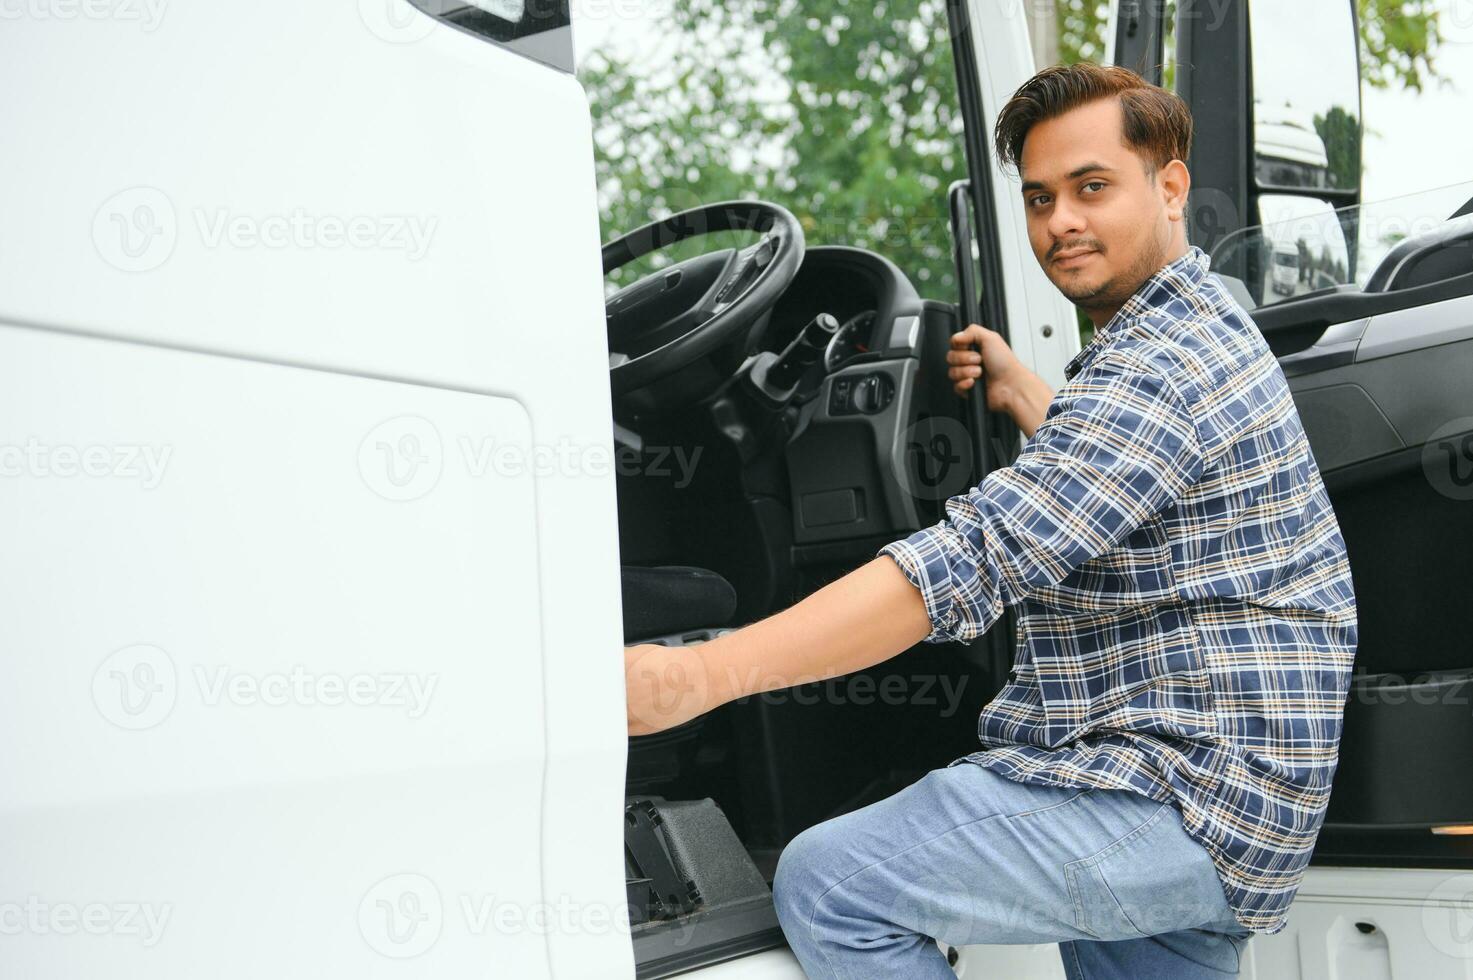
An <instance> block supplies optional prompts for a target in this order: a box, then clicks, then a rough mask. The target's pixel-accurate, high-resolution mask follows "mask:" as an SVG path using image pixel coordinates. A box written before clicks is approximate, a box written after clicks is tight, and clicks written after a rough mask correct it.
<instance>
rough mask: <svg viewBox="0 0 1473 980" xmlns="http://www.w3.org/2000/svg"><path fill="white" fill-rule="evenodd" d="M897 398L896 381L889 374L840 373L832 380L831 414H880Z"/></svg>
mask: <svg viewBox="0 0 1473 980" xmlns="http://www.w3.org/2000/svg"><path fill="white" fill-rule="evenodd" d="M894 400H895V382H894V381H893V380H891V378H890V376H889V375H888V374H884V373H882V372H878V371H876V372H872V373H870V374H864V375H840V376H839V377H836V378H834V379H833V381H832V382H830V386H829V414H830V415H878V414H879V413H881V412H883V411H884V410H885V409H887V408H889V407H890V403H891V402H892V401H894Z"/></svg>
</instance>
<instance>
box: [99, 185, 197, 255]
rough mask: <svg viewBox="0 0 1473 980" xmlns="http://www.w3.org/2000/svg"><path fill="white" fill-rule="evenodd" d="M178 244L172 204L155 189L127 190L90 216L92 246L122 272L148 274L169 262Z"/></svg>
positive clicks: (104, 203) (176, 221)
mask: <svg viewBox="0 0 1473 980" xmlns="http://www.w3.org/2000/svg"><path fill="white" fill-rule="evenodd" d="M178 241H179V220H178V217H177V216H176V215H175V213H174V203H173V202H172V201H170V200H169V196H168V195H167V194H165V193H164V192H163V191H161V190H159V189H158V188H157V187H130V188H129V189H128V190H125V191H120V192H118V193H117V194H114V195H113V196H112V197H110V198H108V199H107V200H106V201H103V202H102V206H101V207H99V208H98V209H97V213H96V214H95V215H93V216H92V244H93V245H94V246H96V248H97V254H98V255H101V256H102V259H103V261H105V262H106V263H107V264H108V265H111V266H112V267H113V268H115V269H120V270H122V271H123V272H148V271H150V270H153V269H157V268H158V267H159V266H161V265H163V264H164V263H165V262H167V261H169V256H171V255H173V254H174V246H175V245H176V244H178Z"/></svg>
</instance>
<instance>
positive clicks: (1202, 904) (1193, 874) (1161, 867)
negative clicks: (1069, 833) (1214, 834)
mask: <svg viewBox="0 0 1473 980" xmlns="http://www.w3.org/2000/svg"><path fill="white" fill-rule="evenodd" d="M1064 878H1065V880H1066V881H1067V882H1068V886H1069V894H1070V897H1071V898H1073V900H1074V914H1075V925H1076V926H1078V928H1079V929H1081V930H1082V931H1084V932H1086V933H1088V934H1090V935H1091V936H1094V937H1095V938H1096V939H1101V940H1107V941H1115V940H1122V939H1140V938H1142V937H1145V936H1159V935H1162V934H1165V933H1169V932H1177V931H1179V930H1183V929H1196V928H1199V927H1201V926H1203V925H1205V924H1208V923H1220V922H1222V921H1225V919H1226V918H1228V917H1230V916H1231V915H1232V910H1231V908H1230V907H1229V906H1228V903H1227V897H1226V895H1225V894H1224V892H1223V888H1222V882H1221V879H1220V878H1219V877H1218V874H1217V869H1216V867H1214V865H1213V863H1212V858H1211V856H1210V855H1209V854H1208V853H1207V849H1206V848H1205V847H1203V846H1202V845H1201V844H1199V843H1197V842H1196V841H1195V840H1193V839H1192V838H1191V837H1190V836H1188V834H1187V832H1186V830H1185V829H1184V828H1183V826H1182V822H1181V816H1180V814H1179V811H1178V810H1177V809H1176V807H1175V806H1173V805H1172V804H1170V803H1163V804H1162V805H1161V808H1160V809H1159V810H1157V811H1156V812H1155V813H1154V814H1152V815H1151V817H1150V819H1148V820H1147V821H1146V822H1145V823H1143V824H1141V825H1140V826H1139V827H1137V828H1136V829H1135V830H1133V831H1131V832H1130V833H1129V834H1126V835H1125V836H1124V837H1122V838H1120V839H1119V840H1117V841H1115V843H1113V844H1111V845H1110V846H1109V847H1107V848H1105V849H1104V850H1102V851H1100V852H1098V853H1096V854H1092V855H1090V856H1089V857H1083V858H1080V859H1078V860H1076V861H1071V862H1069V863H1068V864H1066V865H1065V866H1064Z"/></svg>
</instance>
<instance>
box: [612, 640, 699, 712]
mask: <svg viewBox="0 0 1473 980" xmlns="http://www.w3.org/2000/svg"><path fill="white" fill-rule="evenodd" d="M697 646H698V645H697ZM629 650H630V651H631V652H630V653H628V654H627V655H626V663H625V676H626V679H627V684H628V686H629V687H630V689H631V696H630V698H629V699H628V704H627V706H626V707H627V712H628V715H629V718H630V719H631V720H633V721H637V722H640V723H641V724H642V725H644V726H645V727H646V728H647V729H648V730H649V731H651V732H658V731H663V730H665V729H666V728H670V727H671V725H672V723H678V722H679V721H680V720H682V719H684V718H685V717H687V716H689V715H690V714H691V713H692V711H698V710H700V709H701V708H702V707H704V706H705V705H706V704H707V702H708V701H709V700H710V690H711V680H710V678H709V677H708V676H707V674H706V670H705V667H704V665H703V664H702V662H701V653H700V650H699V649H697V648H696V646H690V647H666V646H661V645H659V644H650V645H648V646H641V647H631V648H629ZM636 650H637V651H638V652H632V651H636Z"/></svg>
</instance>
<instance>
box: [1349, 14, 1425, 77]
mask: <svg viewBox="0 0 1473 980" xmlns="http://www.w3.org/2000/svg"><path fill="white" fill-rule="evenodd" d="M1443 5H1444V4H1443V3H1439V0H1356V9H1357V12H1358V14H1359V16H1360V58H1361V77H1362V78H1363V79H1364V80H1365V82H1366V84H1367V85H1372V86H1375V87H1376V88H1389V87H1391V86H1393V85H1395V86H1399V87H1401V88H1410V89H1416V90H1417V91H1418V92H1420V91H1422V85H1423V82H1424V79H1425V80H1429V81H1430V80H1431V79H1434V78H1437V77H1439V76H1438V74H1437V67H1436V64H1435V63H1434V59H1435V57H1436V54H1437V48H1438V46H1439V45H1441V44H1442V41H1443V36H1442V25H1441V23H1440V22H1439V15H1440V11H1439V10H1438V8H1439V6H1443Z"/></svg>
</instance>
